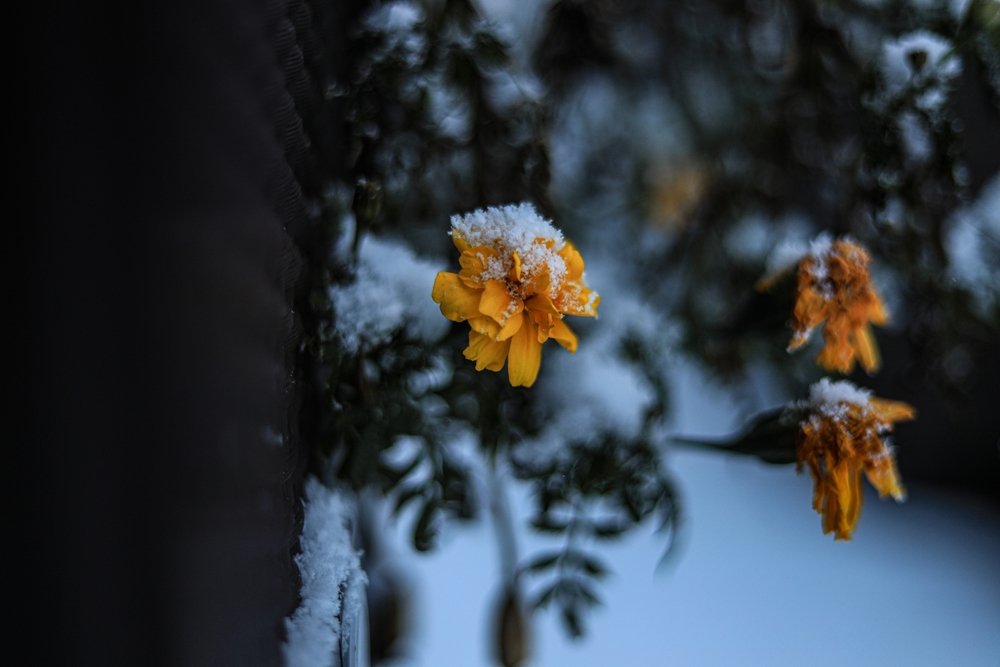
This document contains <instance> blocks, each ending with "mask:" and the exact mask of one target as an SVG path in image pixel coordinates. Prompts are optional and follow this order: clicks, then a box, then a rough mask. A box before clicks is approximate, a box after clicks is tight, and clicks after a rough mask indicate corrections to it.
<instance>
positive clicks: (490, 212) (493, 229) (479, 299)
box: [432, 204, 600, 387]
mask: <svg viewBox="0 0 1000 667" xmlns="http://www.w3.org/2000/svg"><path fill="white" fill-rule="evenodd" d="M451 236H452V241H453V242H454V244H455V247H456V248H457V249H458V251H459V252H460V253H461V257H460V258H459V264H460V265H461V266H462V270H461V271H460V272H459V273H450V272H447V271H442V272H440V273H438V275H437V278H436V279H435V281H434V290H433V293H432V296H433V298H434V301H435V302H437V303H438V304H440V306H441V313H442V314H443V315H444V316H445V317H447V318H448V319H449V320H452V321H454V322H468V323H469V326H470V327H471V330H470V331H469V346H468V347H467V348H465V358H466V359H470V360H472V361H475V362H476V370H479V371H481V370H491V371H499V370H500V369H502V368H503V365H504V362H507V373H508V377H509V378H510V383H511V385H513V386H515V387H518V386H524V387H530V386H531V385H532V384H534V382H535V379H536V378H537V377H538V369H539V366H540V365H541V361H542V344H543V343H544V342H545V341H547V340H548V339H549V338H553V339H555V340H556V342H558V343H559V344H560V345H562V346H563V347H565V348H566V349H567V350H569V351H570V352H575V351H576V346H577V339H576V335H575V334H574V333H573V332H572V331H570V329H569V327H568V326H566V324H565V322H563V315H582V316H586V317H596V316H597V305H598V303H599V302H600V297H599V296H598V295H597V293H595V292H593V291H592V290H590V289H589V288H588V287H587V285H586V283H585V282H584V277H583V258H582V257H580V253H579V252H577V250H576V248H574V247H573V245H572V244H570V243H569V242H568V241H565V240H564V239H563V237H562V234H561V233H560V232H559V231H558V230H557V229H555V228H554V227H553V226H552V224H551V223H550V222H549V221H547V220H545V219H543V218H542V217H540V216H539V215H538V213H537V212H536V211H535V209H534V207H533V206H532V205H531V204H519V205H510V206H501V207H493V208H487V209H480V210H477V211H473V212H472V213H469V214H466V215H462V216H453V217H452V219H451Z"/></svg>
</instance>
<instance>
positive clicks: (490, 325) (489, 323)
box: [469, 315, 500, 340]
mask: <svg viewBox="0 0 1000 667" xmlns="http://www.w3.org/2000/svg"><path fill="white" fill-rule="evenodd" d="M469 326H470V327H472V330H473V331H476V332H479V333H481V334H483V335H484V336H489V337H490V338H491V339H493V340H496V337H497V334H498V333H500V325H499V324H497V323H496V322H494V321H493V318H490V317H486V316H485V315H480V316H479V317H470V318H469Z"/></svg>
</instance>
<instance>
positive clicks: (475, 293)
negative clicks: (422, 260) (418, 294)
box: [431, 271, 482, 322]
mask: <svg viewBox="0 0 1000 667" xmlns="http://www.w3.org/2000/svg"><path fill="white" fill-rule="evenodd" d="M481 295H482V292H481V291H480V290H477V289H473V288H471V287H469V286H467V285H466V284H465V283H463V282H462V281H461V279H460V278H459V276H458V274H457V273H450V272H448V271H441V272H440V273H438V274H437V277H436V278H435V279H434V288H433V289H432V291H431V298H433V299H434V301H435V302H437V303H439V304H440V305H441V314H442V315H444V316H445V317H447V318H448V319H449V320H451V321H453V322H463V321H465V320H467V319H469V318H470V317H477V316H478V315H479V304H480V301H481Z"/></svg>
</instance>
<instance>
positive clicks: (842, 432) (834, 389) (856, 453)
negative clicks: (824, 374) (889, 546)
mask: <svg viewBox="0 0 1000 667" xmlns="http://www.w3.org/2000/svg"><path fill="white" fill-rule="evenodd" d="M800 407H803V408H805V410H806V418H805V419H803V421H802V422H800V424H799V431H798V434H797V435H796V442H795V447H796V460H797V464H796V465H797V468H798V469H799V470H800V471H801V470H802V468H803V467H804V466H805V467H808V468H809V473H810V475H811V476H812V478H813V483H814V487H813V509H814V510H816V512H817V513H819V514H820V515H822V517H823V532H824V533H831V532H832V533H834V537H835V539H838V540H849V539H851V535H852V534H853V532H854V527H855V526H856V525H857V523H858V518H859V517H860V516H861V503H862V491H861V473H862V472H864V474H865V477H867V478H868V481H869V482H870V483H871V485H872V486H874V487H875V489H876V490H878V493H879V497H885V496H892V497H893V499H895V500H896V501H897V502H901V501H903V500H904V499H905V498H906V492H905V491H904V489H903V486H902V484H901V483H900V481H899V473H898V472H897V470H896V461H895V458H894V457H893V454H892V449H891V448H890V446H889V444H888V442H887V440H886V439H885V438H883V436H884V435H885V434H886V433H888V432H889V431H891V430H892V428H893V425H894V424H895V423H896V422H899V421H906V420H910V419H913V418H914V416H915V411H914V409H913V408H912V407H911V406H909V405H907V404H906V403H902V402H899V401H887V400H884V399H880V398H875V397H873V396H872V395H871V392H869V391H867V390H864V389H861V388H859V387H856V386H854V385H853V384H851V383H850V382H846V381H844V382H830V380H828V379H826V378H824V379H822V380H820V381H819V382H817V383H816V384H814V385H813V386H812V387H811V388H810V391H809V400H808V401H807V402H805V403H804V404H803V405H801V406H800Z"/></svg>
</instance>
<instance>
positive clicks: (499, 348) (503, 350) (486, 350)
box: [462, 331, 510, 372]
mask: <svg viewBox="0 0 1000 667" xmlns="http://www.w3.org/2000/svg"><path fill="white" fill-rule="evenodd" d="M509 348H510V341H495V340H493V339H492V338H490V337H489V336H484V335H483V334H481V333H478V332H475V331H470V332H469V346H468V347H467V348H465V350H464V351H463V353H462V354H464V355H465V358H466V359H469V360H470V361H475V362H476V370H477V371H481V370H484V369H485V370H489V371H494V372H496V371H499V370H500V369H501V368H503V362H504V361H505V360H506V359H507V350H508V349H509Z"/></svg>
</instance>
